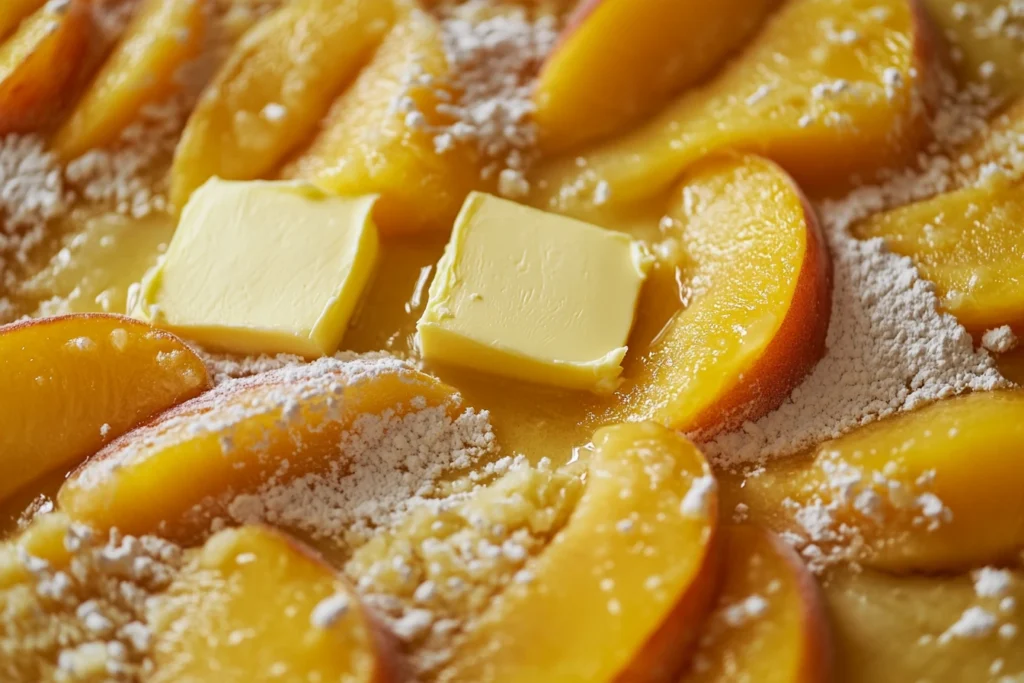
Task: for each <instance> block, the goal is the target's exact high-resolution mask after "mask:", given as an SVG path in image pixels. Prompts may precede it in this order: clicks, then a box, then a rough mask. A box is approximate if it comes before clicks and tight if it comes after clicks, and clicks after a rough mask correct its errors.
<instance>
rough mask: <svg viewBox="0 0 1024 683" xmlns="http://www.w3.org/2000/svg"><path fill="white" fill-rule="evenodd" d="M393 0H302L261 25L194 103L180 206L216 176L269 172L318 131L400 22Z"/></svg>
mask: <svg viewBox="0 0 1024 683" xmlns="http://www.w3.org/2000/svg"><path fill="white" fill-rule="evenodd" d="M393 14H394V6H393V3H392V0H297V1H296V2H289V3H285V4H284V5H282V6H281V7H280V8H279V9H277V10H276V11H274V12H273V13H272V14H270V15H269V16H267V17H266V18H265V19H263V20H262V21H260V22H259V23H258V24H257V25H255V26H254V27H253V28H252V29H251V30H250V31H249V32H247V33H246V34H245V36H243V37H242V39H241V40H240V41H239V42H238V43H237V44H236V45H235V47H234V50H233V52H232V54H231V55H230V56H229V57H228V59H227V62H226V63H225V64H224V65H223V66H222V67H221V68H220V71H219V72H218V74H217V75H216V76H215V77H214V79H213V82H212V83H211V84H210V85H209V86H208V87H207V89H206V92H205V93H204V94H203V97H202V98H201V99H200V101H199V104H198V105H196V108H195V110H194V111H193V112H192V116H191V117H190V118H189V121H188V124H187V125H186V127H185V131H184V133H183V134H182V137H181V140H180V141H179V143H178V148H177V151H176V152H175V156H174V164H173V166H172V168H171V201H172V203H173V204H174V205H175V206H176V207H177V208H178V209H181V207H183V206H184V205H185V203H186V201H187V200H188V198H189V196H190V195H191V194H192V192H193V190H195V189H196V188H197V187H199V186H200V185H202V184H203V183H204V182H206V181H207V180H208V179H209V178H210V177H212V176H219V177H221V178H225V179H229V180H249V179H253V178H262V177H265V176H266V175H267V174H269V173H271V172H272V171H273V170H274V169H275V168H276V167H277V166H278V164H279V163H280V162H281V161H282V160H283V159H284V157H285V156H286V155H287V154H288V153H289V152H291V151H292V150H293V149H295V147H297V146H298V145H300V144H301V143H302V142H303V141H304V140H305V139H306V138H308V137H309V136H311V135H312V134H313V132H314V131H315V130H316V126H317V124H318V123H319V122H320V119H321V118H322V117H323V115H324V114H325V113H326V112H327V110H328V108H329V107H330V105H331V101H332V100H333V99H334V98H335V97H336V96H337V95H338V93H339V92H340V91H342V90H343V89H344V88H345V86H347V85H348V84H349V83H350V82H351V81H352V79H353V78H355V76H356V75H357V74H358V73H359V69H360V68H362V66H363V65H364V63H365V62H366V60H367V59H368V58H369V56H370V55H371V54H372V52H373V50H374V49H375V48H376V47H377V45H378V44H379V43H380V41H381V39H382V38H383V36H384V34H385V32H386V31H387V29H388V27H389V25H390V24H391V21H392V19H393Z"/></svg>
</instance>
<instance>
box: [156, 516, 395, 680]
mask: <svg viewBox="0 0 1024 683" xmlns="http://www.w3.org/2000/svg"><path fill="white" fill-rule="evenodd" d="M149 620H150V621H151V622H152V625H153V626H152V628H153V632H154V640H153V662H154V665H155V666H154V671H153V673H152V674H151V675H150V676H149V677H148V678H147V680H148V681H149V682H150V683H164V682H166V683H170V682H171V681H199V680H205V679H206V678H207V676H208V675H209V673H210V672H211V671H216V672H217V680H218V681H224V682H225V683H228V682H231V681H237V682H238V683H242V682H243V681H244V682H248V681H255V680H263V679H264V678H266V677H267V676H268V675H269V676H271V677H280V678H281V679H282V680H296V681H346V682H347V683H361V682H365V683H389V682H390V681H394V682H395V683H398V681H401V680H404V679H403V677H402V675H401V670H402V664H401V662H400V660H398V659H397V654H396V653H395V652H394V651H393V648H392V646H391V644H390V642H389V641H388V640H387V639H386V638H385V637H384V636H383V631H382V630H381V629H380V627H379V626H377V624H376V623H374V618H373V617H372V615H370V614H369V612H368V611H367V609H366V608H365V607H363V606H362V605H361V604H360V602H359V598H358V596H357V595H356V594H355V592H354V591H353V590H352V589H351V588H350V587H349V586H348V585H347V584H346V583H345V582H344V581H343V580H342V579H341V578H340V577H338V576H337V575H336V574H335V572H334V571H333V570H332V569H331V568H330V567H329V566H328V565H327V564H325V563H324V561H323V560H322V559H321V558H319V557H317V556H316V555H314V554H313V553H312V551H310V550H308V549H306V548H304V547H303V546H300V545H299V544H298V543H296V542H295V541H293V540H290V539H289V538H288V537H286V536H284V535H282V534H280V533H278V532H275V531H272V530H270V529H265V528H262V527H242V528H240V529H231V530H227V531H222V532H221V533H219V534H217V535H216V536H213V537H212V538H210V539H209V540H208V541H207V542H206V544H205V545H204V546H203V548H202V549H201V550H200V551H199V552H198V554H197V555H196V557H195V558H194V559H193V561H192V562H191V563H190V564H189V565H187V566H186V567H185V568H184V569H183V570H182V572H181V575H180V576H179V577H178V578H177V579H176V580H175V581H174V583H173V584H172V585H171V587H170V589H169V590H168V592H167V594H166V595H164V596H161V597H160V598H157V599H156V600H154V605H153V607H152V608H151V609H150V613H149Z"/></svg>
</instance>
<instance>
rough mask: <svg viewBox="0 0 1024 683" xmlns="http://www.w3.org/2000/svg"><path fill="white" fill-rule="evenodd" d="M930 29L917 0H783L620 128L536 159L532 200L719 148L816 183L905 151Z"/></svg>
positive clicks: (923, 131)
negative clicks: (711, 64)
mask: <svg viewBox="0 0 1024 683" xmlns="http://www.w3.org/2000/svg"><path fill="white" fill-rule="evenodd" d="M697 30H700V29H697ZM929 33H930V32H929V24H928V21H927V18H926V17H925V15H924V13H923V11H922V10H921V9H920V7H919V6H918V3H917V1H916V0H795V1H794V2H788V3H786V4H785V5H784V6H783V7H782V8H781V9H780V10H779V11H778V12H776V13H775V14H774V15H773V16H772V17H771V18H769V20H768V21H767V23H766V25H765V27H764V29H763V30H762V31H761V32H760V34H758V35H757V36H756V37H755V38H754V40H753V42H752V43H751V44H750V45H749V46H748V47H747V49H746V50H745V51H744V52H742V53H741V54H740V55H739V56H738V57H737V58H736V59H735V60H734V61H732V62H731V63H730V64H729V65H728V66H726V67H725V68H724V69H723V70H722V71H721V72H720V73H719V74H718V75H716V76H715V77H714V78H713V79H712V80H711V81H710V82H709V83H708V84H707V85H705V86H702V87H700V88H696V89H693V90H691V91H689V92H687V93H686V94H684V95H682V96H681V97H679V98H678V99H677V100H676V101H675V102H673V103H672V104H670V105H669V106H668V107H667V108H665V109H664V111H662V112H661V113H660V114H658V115H657V116H656V117H655V118H653V119H652V120H650V121H649V122H648V123H646V124H644V125H643V126H641V127H640V128H638V129H636V130H634V131H632V132H630V133H629V134H627V135H625V136H622V137H619V138H616V139H613V140H610V141H608V142H607V143H603V144H601V145H599V146H597V147H594V148H593V149H590V150H589V151H585V152H583V153H582V154H581V155H579V156H573V157H572V158H568V157H567V158H564V159H560V160H554V161H552V162H550V163H548V164H547V165H545V166H542V167H541V168H539V169H538V171H537V172H536V173H535V174H534V176H533V178H532V181H533V186H534V187H541V188H543V190H542V191H541V192H539V193H538V194H537V195H536V196H535V197H534V201H535V202H536V203H538V204H539V205H540V206H542V207H547V208H550V209H554V210H560V211H568V212H571V213H574V214H585V213H586V212H587V211H588V210H590V209H592V208H593V206H594V205H595V203H597V204H600V203H602V202H603V201H610V202H614V203H616V204H620V203H621V204H629V203H632V202H635V201H640V200H643V199H646V198H650V197H654V196H657V195H660V194H661V193H662V192H664V191H665V190H667V189H668V188H669V187H670V186H671V185H672V183H673V182H674V181H675V180H676V179H677V178H678V177H679V174H680V173H681V172H682V171H683V170H684V169H685V168H686V167H687V166H688V165H689V164H691V163H692V162H693V161H694V160H696V159H699V158H700V157H702V156H704V155H705V154H707V153H709V152H712V151H714V150H719V149H723V148H732V149H739V150H745V151H752V152H757V153H759V154H763V155H765V156H767V157H770V158H772V159H774V160H775V161H777V162H778V163H779V164H781V165H782V166H783V167H784V168H785V169H786V170H787V171H789V172H790V173H792V174H793V175H794V176H795V177H796V178H797V179H798V180H799V181H800V182H801V183H803V184H807V185H813V186H814V187H816V188H822V189H824V188H828V187H832V186H834V185H845V184H846V183H847V180H848V178H850V176H852V175H861V176H863V175H869V174H871V173H873V172H874V171H876V170H878V169H881V168H883V167H886V166H889V165H895V164H899V163H901V162H904V161H906V160H908V159H909V158H911V157H912V155H913V154H914V153H916V151H917V149H918V147H919V145H920V143H921V142H922V141H923V139H924V138H925V137H926V135H927V132H928V125H927V116H926V114H927V110H928V108H929V107H928V106H926V105H928V104H929V103H931V102H932V101H933V100H934V99H935V98H936V92H935V91H936V90H937V88H935V87H934V83H933V80H935V79H934V77H935V74H936V72H937V70H938V69H937V66H936V65H935V64H933V63H932V61H933V54H932V50H931V47H930V43H929V38H930V36H929ZM596 190H600V191H599V192H596Z"/></svg>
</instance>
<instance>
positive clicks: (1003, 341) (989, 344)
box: [981, 325, 1017, 353]
mask: <svg viewBox="0 0 1024 683" xmlns="http://www.w3.org/2000/svg"><path fill="white" fill-rule="evenodd" d="M981 345H982V346H983V347H985V348H986V349H988V350H989V351H991V352H992V353H1006V352H1007V351H1012V350H1013V349H1015V348H1016V347H1017V335H1016V334H1014V332H1013V330H1012V329H1011V328H1010V326H1009V325H1003V326H1002V327H996V328H995V329H991V330H988V331H986V332H985V334H983V335H982V337H981Z"/></svg>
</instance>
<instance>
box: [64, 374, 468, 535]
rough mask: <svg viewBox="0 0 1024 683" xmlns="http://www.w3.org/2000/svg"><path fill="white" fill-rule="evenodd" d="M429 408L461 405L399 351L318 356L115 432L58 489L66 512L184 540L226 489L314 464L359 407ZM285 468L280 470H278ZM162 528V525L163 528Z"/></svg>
mask: <svg viewBox="0 0 1024 683" xmlns="http://www.w3.org/2000/svg"><path fill="white" fill-rule="evenodd" d="M428 406H431V407H433V406H445V407H446V408H447V409H449V410H450V411H451V413H452V414H453V415H454V414H456V413H457V412H460V409H461V403H460V401H459V397H458V394H457V393H456V392H455V390H453V389H451V388H450V387H448V386H446V385H444V384H441V383H440V382H438V381H437V380H435V379H433V378H431V377H428V376H427V375H424V374H421V373H419V372H416V371H414V370H411V369H409V368H408V367H407V366H406V365H404V364H402V363H401V362H399V361H397V360H393V361H392V360H379V361H362V360H355V361H351V362H345V361H338V360H334V359H322V360H320V361H317V362H316V363H313V364H310V365H305V366H298V367H294V368H285V369H282V370H276V371H273V372H269V373H265V374H262V375H256V376H254V377H249V378H245V379H239V380H234V381H230V382H225V383H223V384H221V385H219V386H218V387H217V388H215V389H214V390H212V391H209V392H207V393H206V394H204V395H202V396H200V397H198V398H196V399H193V400H191V401H188V402H186V403H183V404H181V405H180V406H178V407H176V408H175V409H174V410H170V411H168V412H166V413H164V414H162V415H161V416H159V417H158V418H157V419H155V420H153V421H152V422H150V423H148V424H146V425H144V426H142V427H140V428H139V429H136V430H135V431H133V432H131V433H129V434H126V435H124V436H123V437H121V438H120V439H118V440H116V441H114V442H113V443H111V444H110V445H109V446H107V447H106V448H105V449H104V450H102V451H100V452H99V453H97V454H96V455H95V456H94V457H93V458H91V459H90V460H88V461H87V462H86V463H84V464H83V465H82V467H80V468H79V469H78V470H77V471H76V472H75V473H74V474H73V475H71V476H70V477H69V478H68V480H67V481H66V482H65V483H64V485H63V487H61V490H60V492H59V494H58V500H59V503H60V506H61V508H62V509H63V510H65V511H66V512H67V513H68V514H69V515H70V516H71V517H72V518H73V519H75V520H77V521H83V522H86V523H88V524H91V525H93V526H96V527H99V528H107V527H111V526H116V527H118V528H119V529H121V530H122V531H126V532H128V533H148V532H151V531H154V530H157V529H162V533H164V534H165V535H167V536H169V537H171V538H173V539H176V540H177V539H186V540H187V539H190V538H192V537H193V536H194V535H195V534H196V533H199V532H201V531H203V530H204V529H205V528H207V527H208V526H209V523H210V519H211V518H213V517H216V516H223V517H227V516H228V515H227V512H226V509H225V507H226V506H227V505H228V504H229V503H230V500H227V501H226V500H224V499H223V494H225V493H231V494H234V495H238V494H242V493H247V492H255V491H258V490H259V488H260V486H261V485H262V484H264V483H266V482H267V481H268V480H269V479H270V478H271V477H272V476H275V475H276V476H277V478H278V481H284V480H290V479H292V478H297V477H301V476H302V475H304V474H307V473H310V472H317V471H322V470H323V469H325V468H327V467H328V466H329V464H330V463H331V462H332V461H334V460H337V459H338V458H340V457H343V454H342V453H340V448H339V444H340V440H341V438H342V436H343V435H344V433H345V432H346V430H347V429H349V427H351V425H352V423H353V421H355V420H356V418H358V417H359V416H361V415H363V414H367V413H369V414H375V415H378V414H380V413H382V412H383V411H384V410H387V409H391V410H393V411H394V412H395V413H396V414H398V415H402V414H406V413H409V412H412V411H413V410H417V409H420V408H426V407H428ZM283 466H286V470H287V471H286V472H282V469H283ZM164 527H166V528H164Z"/></svg>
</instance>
